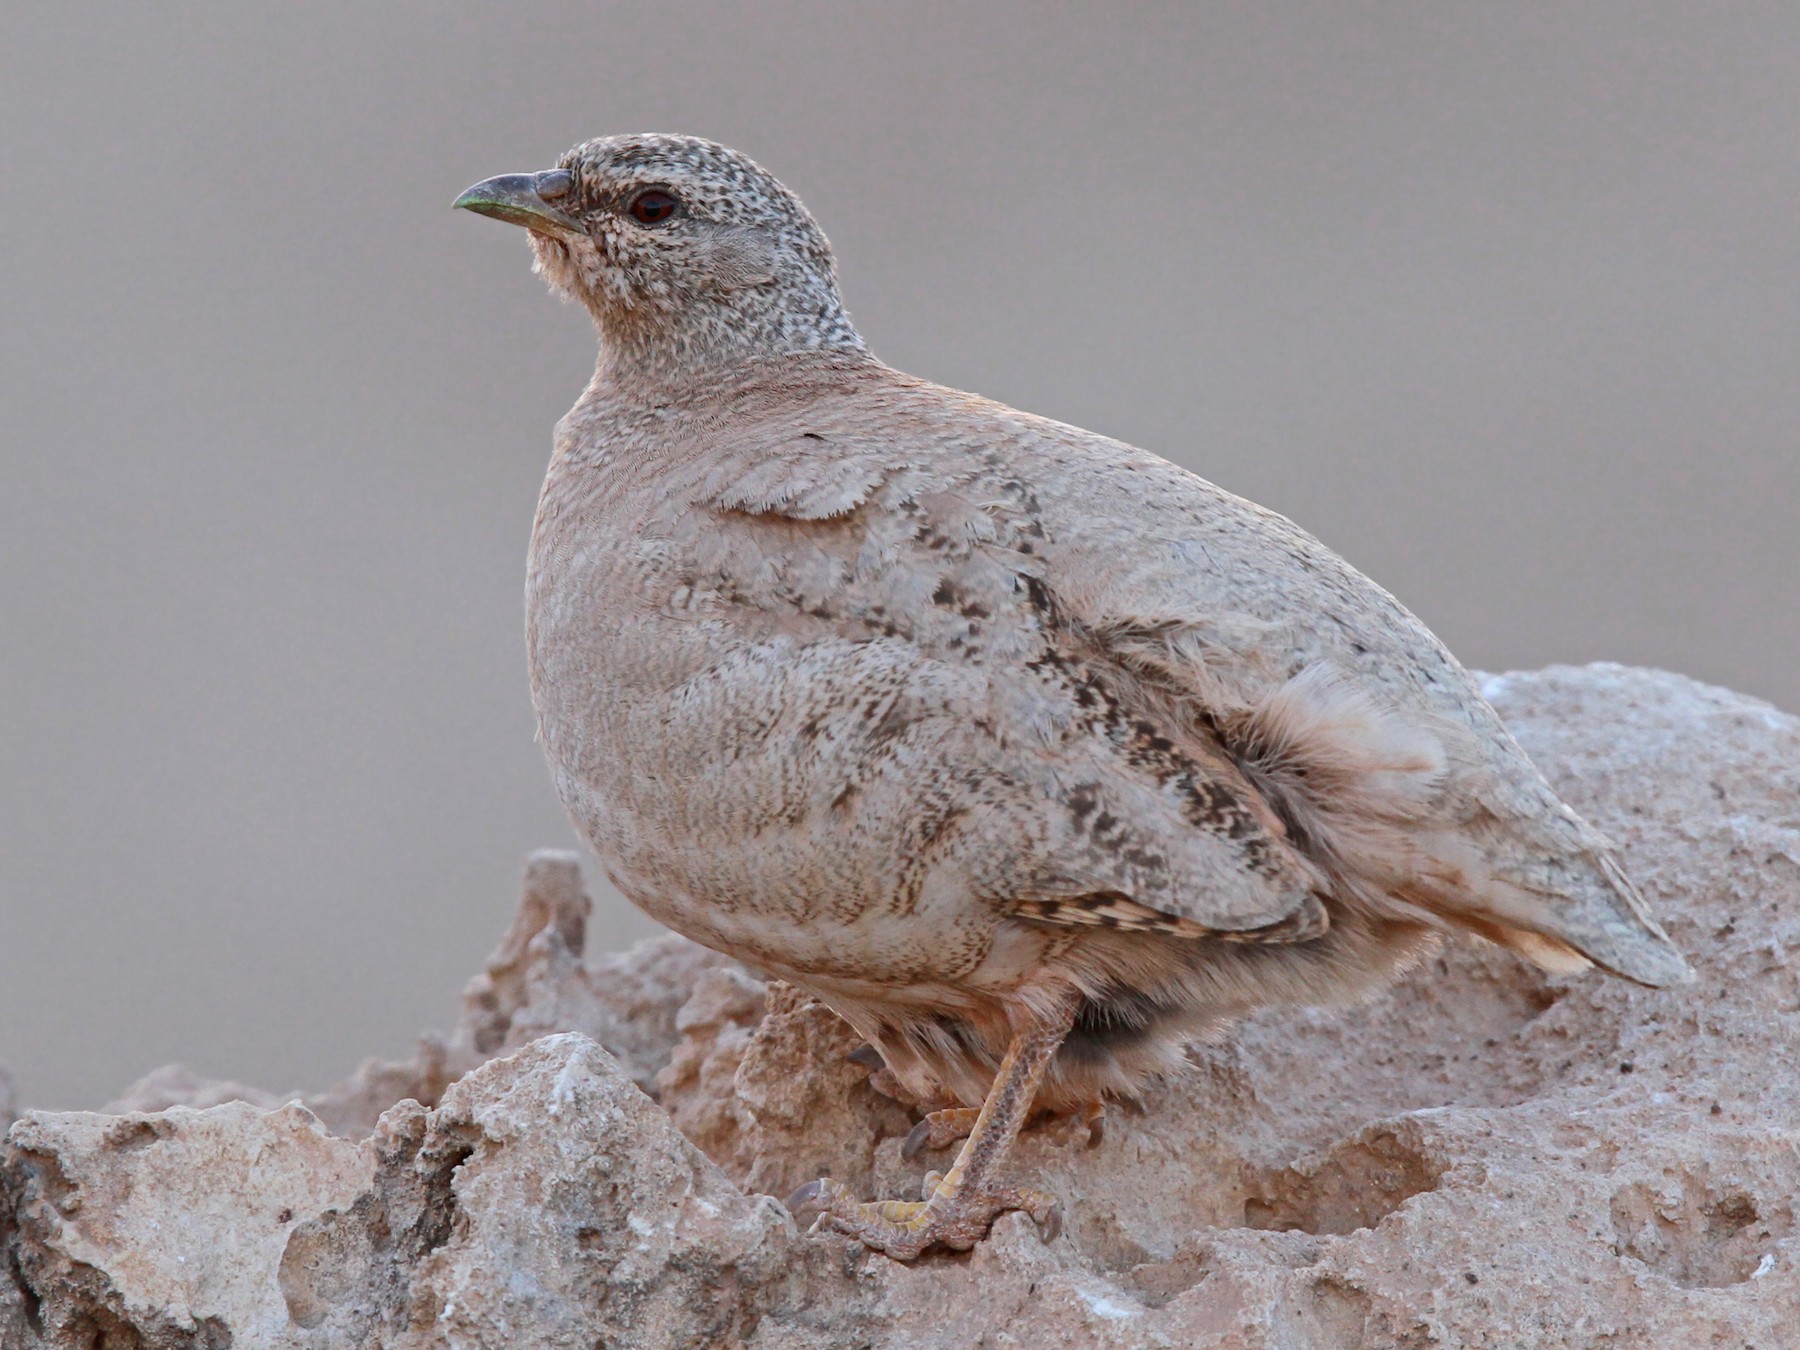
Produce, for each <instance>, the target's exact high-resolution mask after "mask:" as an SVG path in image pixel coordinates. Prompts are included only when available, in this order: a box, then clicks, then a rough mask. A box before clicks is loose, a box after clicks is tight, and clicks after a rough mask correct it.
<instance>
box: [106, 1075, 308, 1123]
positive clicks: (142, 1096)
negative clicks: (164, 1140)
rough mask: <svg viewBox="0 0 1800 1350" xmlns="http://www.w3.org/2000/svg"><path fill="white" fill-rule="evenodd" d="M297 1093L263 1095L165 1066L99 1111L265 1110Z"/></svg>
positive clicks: (118, 1113)
mask: <svg viewBox="0 0 1800 1350" xmlns="http://www.w3.org/2000/svg"><path fill="white" fill-rule="evenodd" d="M299 1096H300V1094H299V1093H298V1092H265V1091H264V1090H263V1089H261V1088H253V1087H246V1086H245V1085H244V1084H242V1083H234V1082H231V1081H229V1080H228V1079H220V1078H202V1077H201V1076H200V1075H199V1074H197V1073H195V1072H194V1071H193V1070H192V1069H190V1068H188V1066H187V1065H185V1064H165V1065H163V1066H162V1068H160V1069H152V1070H151V1071H150V1072H149V1073H147V1074H145V1075H144V1076H143V1077H142V1078H140V1079H138V1080H137V1082H135V1083H133V1084H132V1085H131V1086H130V1087H128V1088H126V1089H125V1090H124V1091H123V1092H121V1093H120V1094H119V1095H118V1096H117V1097H114V1098H113V1099H112V1100H111V1101H110V1102H108V1103H107V1104H106V1105H105V1106H103V1107H101V1108H100V1111H101V1114H103V1115H108V1116H128V1115H133V1114H139V1113H149V1112H154V1111H166V1110H168V1108H169V1107H171V1106H193V1107H202V1108H204V1107H208V1106H222V1105H224V1104H225V1103H226V1102H249V1103H250V1104H251V1105H252V1106H260V1107H262V1108H263V1109H264V1110H266V1111H267V1110H273V1109H274V1108H276V1107H277V1106H281V1105H284V1104H285V1103H287V1102H291V1101H294V1100H296V1099H297V1098H298V1097H299Z"/></svg>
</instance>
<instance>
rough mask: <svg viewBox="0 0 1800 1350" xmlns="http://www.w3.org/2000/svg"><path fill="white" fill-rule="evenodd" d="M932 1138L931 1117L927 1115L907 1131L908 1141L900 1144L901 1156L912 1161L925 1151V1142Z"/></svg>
mask: <svg viewBox="0 0 1800 1350" xmlns="http://www.w3.org/2000/svg"><path fill="white" fill-rule="evenodd" d="M930 1138H931V1117H930V1116H927V1117H925V1119H924V1120H921V1121H920V1122H919V1123H918V1124H917V1125H915V1126H913V1127H912V1128H911V1129H910V1130H908V1131H907V1132H906V1142H904V1143H903V1144H901V1145H900V1156H901V1157H902V1158H903V1159H905V1160H906V1161H907V1162H911V1161H912V1160H913V1159H914V1158H916V1157H918V1156H919V1155H920V1154H921V1153H923V1152H924V1151H925V1144H926V1142H927V1141H928V1140H929V1139H930Z"/></svg>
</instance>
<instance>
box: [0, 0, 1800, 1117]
mask: <svg viewBox="0 0 1800 1350" xmlns="http://www.w3.org/2000/svg"><path fill="white" fill-rule="evenodd" d="M0 124H3V125H5V126H6V127H7V133H6V135H5V136H4V137H3V138H0V181H3V182H4V184H5V189H4V192H3V194H0V266H3V267H4V269H5V284H4V291H3V296H4V300H3V302H0V559H3V562H0V568H3V570H0V621H3V628H0V632H3V633H4V639H3V641H0V1062H5V1063H8V1064H10V1065H11V1066H12V1068H13V1069H14V1070H15V1072H16V1073H17V1074H18V1076H19V1078H20V1079H21V1086H22V1089H23V1092H22V1095H23V1097H24V1099H25V1100H26V1101H27V1102H28V1103H29V1104H32V1105H42V1106H83V1105H95V1104H98V1103H99V1102H101V1101H102V1100H104V1099H105V1098H106V1097H107V1096H108V1095H110V1093H111V1092H112V1091H114V1090H115V1089H117V1088H119V1087H121V1086H123V1085H124V1083H125V1082H127V1081H128V1080H130V1079H131V1078H133V1077H135V1076H136V1075H137V1074H138V1073H140V1072H142V1071H143V1070H145V1069H148V1068H150V1067H152V1066H153V1065H156V1064H158V1063H161V1062H163V1061H165V1060H169V1059H182V1060H186V1061H188V1062H189V1063H191V1064H193V1065H194V1066H195V1067H197V1068H198V1069H200V1070H202V1071H203V1072H206V1073H209V1074H214V1075H220V1076H236V1077H241V1078H245V1079H249V1080H252V1081H256V1082H259V1083H263V1084H265V1085H269V1086H274V1087H286V1086H304V1085H318V1084H320V1083H323V1082H325V1081H328V1080H329V1079H331V1078H333V1077H335V1076H337V1075H338V1074H340V1073H341V1072H342V1071H343V1070H345V1069H346V1068H347V1067H348V1066H349V1065H350V1064H351V1063H352V1062H353V1061H354V1060H356V1059H357V1058H358V1057H359V1056H361V1055H363V1054H365V1053H369V1052H384V1053H398V1052H401V1051H403V1050H405V1049H406V1048H407V1046H408V1043H409V1039H410V1037H411V1035H412V1033H413V1032H414V1031H415V1030H416V1029H417V1028H419V1027H421V1026H425V1025H431V1024H442V1023H443V1022H444V1021H446V1020H447V1019H448V1017H449V1015H450V1012H451V1004H452V999H453V995H454V992H455V990H456V989H457V987H458V986H459V984H460V982H461V981H462V980H463V979H464V978H465V977H466V976H467V975H468V974H469V973H470V972H471V971H472V970H474V969H475V967H476V965H477V964H478V962H479V960H480V958H481V957H482V955H483V954H484V953H485V952H486V951H487V949H488V948H489V947H490V946H491V944H492V942H493V941H494V939H495V938H496V936H497V935H498V933H499V931H500V929H501V926H502V925H503V923H504V921H505V919H506V917H507V915H508V914H509V913H510V910H511V906H512V900H513V891H514V885H515V876H516V873H517V870H518V867H519V863H520V859H521V857H522V855H523V854H524V852H525V851H526V850H527V849H529V848H531V847H533V846H536V845H543V844H568V843H570V842H571V833H570V830H569V828H568V826H567V825H566V823H565V822H564V820H563V818H562V815H561V812H560V809H559V808H558V806H557V805H556V803H555V801H554V799H553V797H552V795H551V792H550V788H549V784H548V779H547V775H546V774H545V772H544V770H543V767H542V764H541V763H540V761H539V758H538V752H537V749H536V747H535V746H534V745H533V744H532V740H531V730H532V727H531V714H530V709H529V706H528V703H527V698H526V690H525V675H524V668H523V657H522V652H521V639H520V631H519V630H520V600H519V596H520V587H521V565H522V558H523V552H524V547H525V537H526V531H527V528H528V524H529V521H530V516H531V510H532V505H533V499H534V495H535V492H536V487H537V481H538V478H539V476H540V474H541V472H542V468H543V461H544V458H545V456H546V454H547V449H548V437H549V430H550V426H551V424H552V422H554V420H555V419H556V417H557V416H558V415H560V413H561V412H562V411H563V409H564V408H565V407H566V406H567V405H568V404H569V403H570V402H571V401H572V399H573V398H574V396H575V394H576V392H577V391H578V390H579V388H580V386H581V384H582V382H583V380H584V379H585V377H586V375H587V371H588V369H589V367H590V364H591V361H592V354H593V353H592V340H591V337H590V334H589V331H588V329H587V325H586V322H585V320H584V319H583V317H582V316H580V315H579V314H577V313H575V312H573V311H570V310H568V309H564V308H561V307H559V306H557V305H555V304H554V303H553V302H552V301H551V300H550V299H548V298H547V296H546V295H545V293H544V291H543V288H542V287H541V286H540V285H539V284H538V283H537V282H536V281H535V280H534V279H533V278H532V277H531V276H530V275H529V274H528V271H527V266H528V263H527V251H526V248H525V241H524V239H523V238H522V237H520V236H519V235H518V234H517V233H516V232H512V231H508V230H505V229H502V228H501V227H499V226H497V225H495V224H493V223H492V222H488V221H483V220H478V219H475V218H472V217H469V216H466V215H455V214H452V213H451V212H450V211H449V210H448V204H449V202H450V200H451V198H452V197H453V196H454V195H455V194H456V193H457V191H458V190H460V189H461V188H463V187H464V186H466V185H467V184H468V183H470V182H472V181H473V180H475V179H477V178H481V177H485V176H487V175H489V174H492V173H497V172H501V171H506V170H518V169H527V168H536V167H542V166H545V165H548V164H549V163H550V162H551V161H552V160H553V159H554V157H555V156H556V155H557V153H559V152H560V151H561V150H562V149H563V148H564V147H565V146H566V145H568V144H569V143H571V142H572V141H575V140H577V139H581V138H585V137H587V136H591V135H596V134H600V133H603V132H609V131H629V130H646V129H659V130H683V131H694V132H699V133H703V134H707V135H711V136H714V137H716V138H718V139H721V140H724V141H727V142H730V143H732V144H735V145H737V146H739V147H740V148H742V149H745V150H747V151H749V152H750V153H752V154H754V155H755V156H757V157H758V158H760V159H762V160H763V161H764V162H765V163H766V164H768V165H769V166H770V167H771V168H773V169H774V170H775V171H776V172H777V173H779V174H780V175H781V176H782V177H784V178H785V179H786V180H787V181H788V182H789V183H790V184H792V185H793V186H794V187H795V188H796V189H798V190H799V191H800V192H801V194H802V195H803V196H804V197H805V198H806V199H807V201H808V202H809V203H810V204H811V205H812V206H813V208H814V210H815V211H816V212H817V214H818V215H819V217H820V218H821V220H822V221H823V222H824V224H825V226H826V229H827V230H828V231H829V232H830V234H831V236H832V238H833V239H834V241H835V242H836V244H837V246H838V248H839V252H840V254H841V255H842V258H843V260H844V264H843V270H844V281H845V289H846V292H847V295H848V298H849V301H850V304H851V308H852V310H853V312H854V313H855V314H856V316H857V318H858V320H859V321H860V323H861V325H862V327H863V330H864V332H865V333H866V334H867V335H868V337H869V338H870V340H871V341H872V343H873V344H874V345H875V347H876V349H877V350H878V351H879V352H880V353H882V354H883V355H884V356H885V357H887V359H889V360H890V361H892V362H894V363H895V364H898V365H900V366H903V367H906V368H908V369H912V370H914V371H917V372H918V373H921V374H924V375H929V376H932V377H935V378H938V379H942V380H945V381H948V382H950V383H953V384H957V385H961V386H964V387H968V388H973V389H977V390H980V391H982V392H984V393H987V394H991V395H995V396H997V397H1000V398H1003V399H1006V400H1008V401H1010V402H1014V403H1018V404H1021V405H1023V406H1025V407H1028V408H1031V409H1033V410H1035V411H1040V412H1044V413H1048V414H1051V415H1053V416H1056V417H1060V418H1064V419H1066V420H1069V421H1073V422H1077V423H1080V424H1082V425H1085V426H1090V427H1094V428H1096V429H1100V430H1103V431H1107V432H1110V433H1112V434H1115V435H1118V436H1122V437H1124V438H1126V439H1128V440H1132V441H1135V442H1137V443H1139V444H1142V445H1144V446H1147V447H1149V448H1152V449H1154V450H1157V451H1159V452H1161V453H1163V454H1165V455H1168V456H1170V457H1171V458H1174V459H1177V460H1179V461H1181V462H1182V463H1184V464H1187V465H1189V466H1190V467H1192V468H1194V469H1197V470H1199V471H1201V472H1203V473H1205V474H1206V475H1207V476H1209V477H1211V478H1214V479H1216V480H1217V481H1219V482H1221V483H1224V484H1226V485H1227V486H1229V487H1231V488H1233V489H1235V490H1237V491H1239V492H1242V493H1245V494H1246V495H1249V496H1252V497H1255V498H1257V499H1259V500H1262V501H1264V502H1266V503H1268V504H1270V505H1272V506H1274V507H1276V508H1278V509H1280V510H1282V511H1285V512H1287V513H1288V514H1290V515H1292V516H1294V517H1295V518H1297V519H1298V520H1300V521H1301V522H1302V523H1304V524H1306V525H1307V526H1309V527H1310V528H1311V529H1313V530H1314V531H1315V532H1316V533H1318V534H1320V535H1321V536H1323V537H1324V538H1325V539H1326V540H1327V541H1328V542H1330V543H1331V544H1333V545H1335V546H1336V547H1338V548H1339V549H1340V550H1341V551H1342V552H1344V553H1345V554H1347V555H1348V556H1349V557H1350V558H1351V560H1352V561H1354V562H1356V563H1357V564H1358V565H1360V566H1361V567H1362V568H1363V569H1364V570H1366V571H1368V572H1369V573H1371V574H1372V575H1374V576H1375V577H1377V578H1378V579H1380V580H1381V581H1383V582H1384V583H1386V584H1387V585H1388V586H1389V587H1390V588H1391V589H1393V590H1395V591H1396V592H1398V593H1399V594H1400V596H1401V597H1402V598H1403V599H1404V600H1406V601H1407V602H1408V603H1409V604H1410V605H1412V606H1413V608H1414V609H1416V610H1417V611H1418V612H1419V613H1420V614H1421V615H1422V616H1423V617H1424V618H1425V619H1426V620H1427V622H1429V623H1431V624H1432V625H1433V626H1434V627H1436V628H1437V630H1438V631H1439V633H1440V634H1442V635H1443V636H1444V638H1445V639H1446V640H1447V641H1449V643H1450V644H1451V646H1452V647H1453V648H1455V649H1456V650H1457V651H1458V652H1459V654H1461V655H1462V657H1463V658H1464V659H1465V660H1466V661H1468V662H1470V663H1471V664H1478V665H1483V666H1488V667H1507V666H1535V665H1539V664H1542V663H1545V662H1549V661H1559V660H1560V661H1582V660H1589V659H1594V658H1602V657H1605V658H1612V659H1617V660H1622V661H1628V662H1635V663H1644V664H1653V665H1663V666H1669V667H1672V668H1675V669H1679V670H1683V671H1686V672H1688V673H1691V674H1694V675H1697V676H1700V677H1702V678H1704V679H1708V680H1715V681H1719V682H1723V683H1726V684H1730V685H1733V686H1735V687H1737V688H1740V689H1744V690H1747V691H1749V692H1752V693H1757V694H1761V695H1764V696H1767V697H1771V698H1774V699H1775V700H1777V701H1778V702H1782V703H1784V704H1786V705H1787V706H1788V707H1790V708H1792V707H1797V706H1800V664H1797V661H1796V658H1797V657H1800V619H1797V617H1796V613H1795V593H1796V581H1795V578H1796V575H1797V571H1800V529H1797V528H1796V503H1797V501H1800V456H1797V454H1796V442H1797V440H1800V437H1797V434H1796V433H1797V427H1800V376H1797V374H1796V372H1797V371H1800V136H1797V135H1796V134H1795V128H1796V127H1797V126H1800V9H1796V8H1795V7H1794V6H1792V5H1783V4H1768V5H1734V6H1715V5H1709V6H1697V5H1690V4H1681V3H1672V2H1671V3H1618V4H1585V3H1584V4H1566V3H1544V4H1528V5H1502V4H1491V5H1468V4H1458V5H1449V6H1425V5H1415V4H1390V5H1366V4H1343V3H1338V2H1337V0H1311V2H1310V3H1284V4H1271V5H1247V4H1246V5H1219V4H1212V5H1199V6H1196V5H1168V6H1151V5H1135V6H1104V7H1103V6H1098V5H1094V6H1076V5H1066V4H1065V5H1032V6H1025V5H1002V4H983V5H980V6H968V5H951V4H942V5H917V4H915V5H908V6H886V7H879V8H878V7H875V6H846V5H840V4H828V3H818V4H812V5H778V4H763V5H756V6H748V5H725V4H717V5H698V4H684V5H672V6H648V5H646V6H639V7H623V6H611V5H577V4H564V5H526V6H516V5H512V4H506V5H502V4H488V5H464V6H457V7H454V8H453V9H450V10H446V11H445V12H444V13H439V12H438V10H437V8H436V7H432V6H426V5H410V6H400V5H383V6H370V5H365V4H349V3H334V4H319V5H312V6H307V7H304V8H295V7H280V8H277V7H272V6H271V7H250V6H236V5H223V4H221V5H215V6H198V5H158V6H124V5H119V6H109V7H93V8H87V7H76V6H68V7H62V6H58V7H51V6H37V7H33V9H32V12H29V13H27V12H25V11H24V10H23V9H21V10H20V12H18V13H14V14H9V16H8V17H7V19H6V20H5V23H4V30H3V31H0ZM649 931H651V925H650V924H649V923H648V921H647V920H644V919H642V918H641V917H639V916H637V915H636V914H635V913H633V912H631V911H630V910H629V909H628V908H627V907H626V906H624V905H623V903H622V902H620V901H618V900H617V898H616V897H607V899H606V900H605V902H604V903H603V912H602V914H601V916H600V918H599V921H598V923H597V936H598V939H599V941H600V942H601V943H602V944H605V945H616V944H621V943H624V942H626V941H628V940H630V939H633V938H635V937H637V936H640V935H642V934H644V933H646V932H649Z"/></svg>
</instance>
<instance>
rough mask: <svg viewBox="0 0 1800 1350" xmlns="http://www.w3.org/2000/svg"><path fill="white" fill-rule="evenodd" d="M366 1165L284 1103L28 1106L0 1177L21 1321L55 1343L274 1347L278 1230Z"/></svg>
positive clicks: (361, 1183)
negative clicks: (105, 1110) (90, 1108)
mask: <svg viewBox="0 0 1800 1350" xmlns="http://www.w3.org/2000/svg"><path fill="white" fill-rule="evenodd" d="M372 1173H373V1168H372V1166H371V1164H370V1160H369V1157H368V1151H367V1150H366V1149H363V1148H360V1147H358V1146H357V1145H356V1144H353V1143H351V1142H349V1141H348V1140H344V1139H337V1138H333V1137H332V1136H331V1135H329V1134H327V1133H326V1132H325V1130H324V1129H323V1127H322V1126H321V1125H320V1124H319V1121H318V1118H317V1117H315V1116H314V1115H313V1114H312V1112H310V1111H308V1110H307V1109H306V1108H305V1107H303V1106H300V1105H299V1104H297V1103H296V1104H293V1105H289V1106H285V1107H282V1108H280V1109H279V1110H275V1111H262V1110H259V1109H257V1108H256V1107H255V1106H252V1105H251V1104H250V1103H248V1102H228V1103H226V1104H224V1105H222V1106H215V1107H212V1108H210V1109H208V1110H204V1111H197V1110H194V1109H193V1108H192V1107H185V1106H176V1107H171V1108H169V1109H168V1110H166V1111H162V1112H156V1113H143V1112H134V1113H132V1114H130V1115H121V1116H104V1115H98V1114H94V1113H91V1112H83V1111H71V1112H54V1113H52V1112H33V1113H31V1114H29V1115H27V1116H26V1117H25V1119H23V1120H21V1121H19V1122H18V1123H17V1124H16V1125H15V1126H14V1127H13V1128H12V1131H11V1133H10V1134H9V1135H8V1139H7V1153H6V1160H5V1173H4V1175H5V1189H6V1195H7V1199H8V1201H9V1202H10V1208H11V1210H12V1222H13V1224H14V1225H15V1228H16V1232H15V1233H14V1234H13V1236H12V1243H13V1250H14V1254H15V1258H14V1260H15V1267H16V1271H17V1274H18V1276H19V1278H20V1282H21V1284H22V1286H23V1287H24V1288H25V1289H27V1290H29V1291H30V1300H29V1303H28V1304H27V1305H26V1308H25V1312H26V1314H27V1316H28V1319H29V1322H30V1324H31V1328H32V1330H33V1331H34V1332H35V1333H36V1334H38V1335H40V1336H41V1337H42V1339H43V1341H44V1343H46V1344H48V1345H53V1346H63V1345H71V1346H77V1345H78V1346H88V1345H106V1346H110V1345H112V1344H114V1343H119V1344H129V1345H133V1346H137V1345H142V1346H144V1347H145V1348H146V1350H161V1348H162V1347H168V1348H169V1350H175V1348H176V1347H182V1350H186V1347H190V1346H224V1345H231V1344H240V1345H243V1344H251V1345H256V1344H262V1345H273V1344H276V1343H278V1342H279V1340H280V1338H282V1337H283V1336H285V1335H287V1333H288V1329H289V1326H290V1319H289V1317H288V1310H287V1307H286V1305H285V1303H284V1302H283V1300H282V1297H281V1292H280V1290H279V1288H278V1287H277V1286H276V1283H275V1281H274V1279H273V1278H272V1277H273V1275H274V1272H275V1268H276V1265H277V1264H278V1263H279V1261H280V1260H281V1254H282V1252H283V1250H284V1249H285V1247H286V1245H287V1242H288V1238H289V1234H290V1233H291V1232H292V1230H293V1229H294V1227H295V1225H297V1224H300V1223H303V1222H305V1221H306V1220H307V1219H308V1218H311V1217H313V1216H315V1215H317V1214H319V1213H321V1212H323V1211H325V1210H327V1209H329V1208H330V1207H332V1206H336V1205H344V1206H348V1205H350V1204H351V1203H353V1202H354V1200H355V1199H356V1197H357V1196H358V1195H360V1194H361V1193H362V1192H363V1191H365V1190H367V1189H368V1187H369V1184H370V1179H371V1176H372ZM133 1337H136V1338H137V1339H135V1340H134V1339H132V1338H133Z"/></svg>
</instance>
